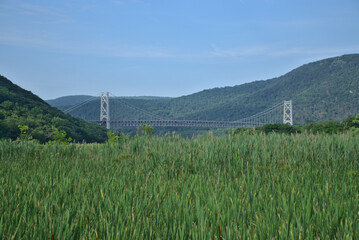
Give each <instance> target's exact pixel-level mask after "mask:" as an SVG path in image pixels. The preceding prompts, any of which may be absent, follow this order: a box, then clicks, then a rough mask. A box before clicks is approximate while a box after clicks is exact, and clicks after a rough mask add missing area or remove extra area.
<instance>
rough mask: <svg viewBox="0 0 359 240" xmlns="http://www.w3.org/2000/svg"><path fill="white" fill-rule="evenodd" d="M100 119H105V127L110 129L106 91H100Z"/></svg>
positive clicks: (108, 102) (108, 103)
mask: <svg viewBox="0 0 359 240" xmlns="http://www.w3.org/2000/svg"><path fill="white" fill-rule="evenodd" d="M100 121H101V122H103V121H106V128H107V129H110V128H111V125H110V98H109V93H108V92H102V93H101V109H100Z"/></svg>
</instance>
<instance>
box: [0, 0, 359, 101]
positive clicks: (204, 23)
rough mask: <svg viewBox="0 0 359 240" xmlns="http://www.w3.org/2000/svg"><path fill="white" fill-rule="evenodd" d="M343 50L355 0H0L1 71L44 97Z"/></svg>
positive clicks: (182, 89)
mask: <svg viewBox="0 0 359 240" xmlns="http://www.w3.org/2000/svg"><path fill="white" fill-rule="evenodd" d="M350 53H359V1H358V0H314V1H313V0H205V1H204V0H101V1H98V0H71V1H70V0H51V1H50V0H43V1H42V0H27V1H25V0H0V75H3V76H5V77H7V78H8V79H9V80H11V81H12V82H13V83H15V84H17V85H19V86H21V87H22V88H25V89H27V90H30V91H32V92H33V93H35V94H36V95H38V96H40V97H41V98H43V99H54V98H57V97H61V96H67V95H80V94H81V95H93V96H98V95H100V93H101V92H106V91H109V92H111V93H112V94H113V95H115V96H168V97H178V96H182V95H188V94H192V93H195V92H198V91H201V90H203V89H210V88H215V87H224V86H234V85H240V84H243V83H247V82H252V81H255V80H267V79H270V78H274V77H279V76H281V75H284V74H285V73H287V72H289V71H291V70H293V69H295V68H297V67H299V66H301V65H303V64H306V63H308V62H313V61H317V60H320V59H324V58H328V57H334V56H340V55H343V54H350Z"/></svg>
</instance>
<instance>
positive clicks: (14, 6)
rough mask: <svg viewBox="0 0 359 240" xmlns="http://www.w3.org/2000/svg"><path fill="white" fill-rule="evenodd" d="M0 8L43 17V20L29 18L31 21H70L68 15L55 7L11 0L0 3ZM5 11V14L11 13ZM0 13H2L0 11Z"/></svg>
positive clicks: (53, 22)
mask: <svg viewBox="0 0 359 240" xmlns="http://www.w3.org/2000/svg"><path fill="white" fill-rule="evenodd" d="M0 8H3V9H7V10H10V11H11V12H12V13H13V14H20V15H27V16H32V17H33V16H37V17H43V18H45V20H31V22H32V23H39V24H45V23H46V24H57V23H67V22H71V19H70V17H69V16H67V15H65V14H62V13H60V12H59V11H58V10H57V9H55V8H50V7H43V6H40V5H34V4H29V3H26V2H23V1H11V2H8V3H7V4H1V5H0ZM11 12H10V13H9V11H7V14H11ZM0 14H3V13H1V12H0Z"/></svg>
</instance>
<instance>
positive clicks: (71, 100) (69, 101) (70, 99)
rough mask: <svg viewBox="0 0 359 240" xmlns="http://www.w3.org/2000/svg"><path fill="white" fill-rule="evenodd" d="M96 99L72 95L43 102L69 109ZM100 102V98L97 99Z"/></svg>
mask: <svg viewBox="0 0 359 240" xmlns="http://www.w3.org/2000/svg"><path fill="white" fill-rule="evenodd" d="M95 98H96V97H94V96H90V95H72V96H64V97H59V98H55V99H49V100H45V102H47V103H48V104H50V105H51V106H53V107H57V108H65V107H71V106H73V105H76V104H79V103H81V102H84V101H87V100H89V99H95ZM97 98H98V100H100V97H97ZM121 98H124V99H142V100H158V99H170V98H169V97H155V96H138V97H137V96H136V97H121Z"/></svg>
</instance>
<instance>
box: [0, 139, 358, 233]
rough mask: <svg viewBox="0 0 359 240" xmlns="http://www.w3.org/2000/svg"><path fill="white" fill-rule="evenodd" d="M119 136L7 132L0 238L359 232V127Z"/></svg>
mask: <svg viewBox="0 0 359 240" xmlns="http://www.w3.org/2000/svg"><path fill="white" fill-rule="evenodd" d="M110 135H111V134H110ZM112 135H113V134H112ZM112 140H113V141H111V142H108V143H106V144H71V143H70V144H58V143H54V144H50V145H40V144H37V143H34V142H28V141H15V142H14V141H13V142H10V141H8V140H6V141H4V140H3V141H0V199H1V200H0V216H1V217H0V238H1V239H20V238H24V239H220V236H219V235H220V233H219V232H221V237H222V239H241V238H242V239H358V238H359V221H358V212H359V194H358V193H359V145H358V142H359V135H351V134H341V135H337V134H333V135H326V134H315V135H314V134H298V135H286V134H283V135H279V134H268V135H263V134H262V135H257V134H255V135H249V134H238V135H235V136H232V135H227V136H222V137H214V136H212V135H207V136H203V137H201V138H196V139H191V140H185V139H183V138H180V137H178V136H176V135H175V136H171V137H166V138H165V137H161V138H159V137H149V136H141V137H138V136H135V137H133V138H128V137H126V136H123V135H121V136H120V137H119V138H116V137H114V135H113V136H112Z"/></svg>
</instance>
